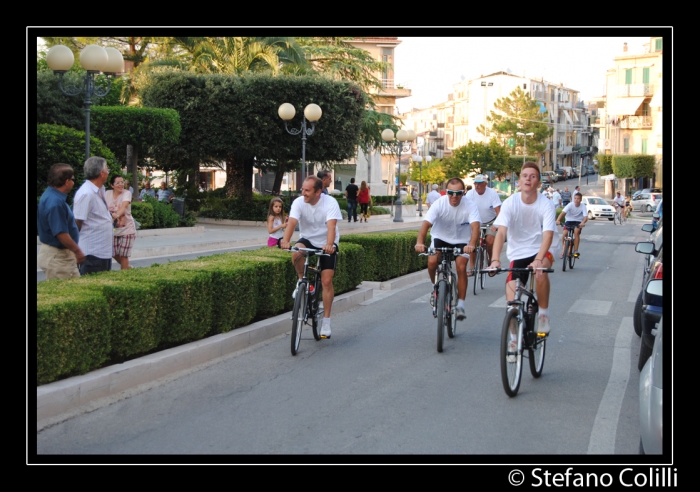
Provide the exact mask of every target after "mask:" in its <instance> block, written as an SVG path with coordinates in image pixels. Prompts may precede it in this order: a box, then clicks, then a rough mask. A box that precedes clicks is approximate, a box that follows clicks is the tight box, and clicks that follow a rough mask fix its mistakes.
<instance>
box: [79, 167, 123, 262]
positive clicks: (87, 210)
mask: <svg viewBox="0 0 700 492" xmlns="http://www.w3.org/2000/svg"><path fill="white" fill-rule="evenodd" d="M84 174H85V183H83V185H82V186H81V187H80V189H79V190H78V192H77V193H76V194H75V199H74V200H73V215H75V222H76V224H78V229H79V230H80V240H79V242H78V245H79V246H80V249H82V250H83V252H84V253H85V262H83V263H82V264H81V265H80V274H81V275H87V274H89V273H96V272H103V271H106V270H111V269H112V241H113V226H112V215H111V214H110V212H109V208H108V207H107V201H106V199H105V187H104V184H105V183H106V182H107V179H109V168H108V167H107V161H106V160H105V159H104V158H102V157H97V156H93V157H90V158H88V159H87V160H86V161H85V166H84Z"/></svg>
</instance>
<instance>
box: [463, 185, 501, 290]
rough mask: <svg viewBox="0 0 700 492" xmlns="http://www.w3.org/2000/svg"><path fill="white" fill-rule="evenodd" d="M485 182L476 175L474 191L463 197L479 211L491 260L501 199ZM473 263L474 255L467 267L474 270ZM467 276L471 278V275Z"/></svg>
mask: <svg viewBox="0 0 700 492" xmlns="http://www.w3.org/2000/svg"><path fill="white" fill-rule="evenodd" d="M487 181H488V177H487V176H486V175H484V174H477V175H476V177H475V178H474V189H472V190H469V191H467V194H466V195H465V196H466V198H469V199H470V200H471V201H473V202H474V203H475V204H476V208H477V209H478V210H479V217H481V227H488V229H486V252H487V253H488V254H489V258H491V253H493V241H494V239H495V238H496V230H497V228H496V227H495V226H494V225H493V221H494V220H496V217H498V214H499V213H500V211H501V198H500V197H499V196H498V193H496V191H495V190H494V189H493V188H489V187H488V186H486V183H487ZM474 261H476V258H475V255H471V256H470V257H469V265H470V266H471V269H472V270H474ZM469 276H470V277H471V275H469Z"/></svg>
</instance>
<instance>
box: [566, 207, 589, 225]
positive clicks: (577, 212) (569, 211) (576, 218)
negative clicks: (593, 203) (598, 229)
mask: <svg viewBox="0 0 700 492" xmlns="http://www.w3.org/2000/svg"><path fill="white" fill-rule="evenodd" d="M563 211H564V212H566V216H564V220H565V221H566V222H582V221H583V219H584V217H586V215H588V210H587V209H586V205H584V203H583V202H581V205H579V206H578V207H577V206H576V205H574V202H571V203H569V204H568V205H567V206H566V207H564V210H563Z"/></svg>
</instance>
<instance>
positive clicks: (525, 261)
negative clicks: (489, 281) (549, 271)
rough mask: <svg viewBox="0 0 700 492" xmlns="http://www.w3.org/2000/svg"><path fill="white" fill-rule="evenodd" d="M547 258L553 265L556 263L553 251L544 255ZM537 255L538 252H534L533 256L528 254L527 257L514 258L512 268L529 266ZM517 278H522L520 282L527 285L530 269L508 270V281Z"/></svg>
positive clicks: (511, 263)
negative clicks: (522, 270)
mask: <svg viewBox="0 0 700 492" xmlns="http://www.w3.org/2000/svg"><path fill="white" fill-rule="evenodd" d="M544 256H545V258H547V259H548V260H549V263H550V264H551V265H553V264H554V257H553V256H552V253H550V252H549V251H547V254H546V255H544ZM536 257H537V254H534V255H532V256H528V257H527V258H520V259H518V260H513V261H511V262H510V268H527V267H528V266H529V265H530V263H532V262H533V261H535V258H536ZM516 278H519V279H520V282H521V283H522V285H527V281H528V280H529V279H530V272H529V271H524V272H508V278H507V279H506V283H508V282H510V281H511V280H515V279H516Z"/></svg>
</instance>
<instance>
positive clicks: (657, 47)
mask: <svg viewBox="0 0 700 492" xmlns="http://www.w3.org/2000/svg"><path fill="white" fill-rule="evenodd" d="M661 42H662V38H659V39H656V40H654V51H661Z"/></svg>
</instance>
